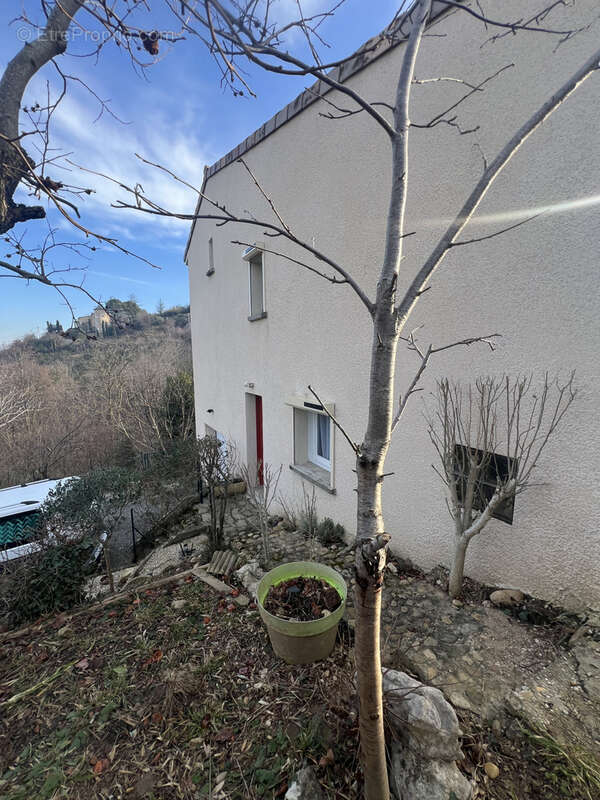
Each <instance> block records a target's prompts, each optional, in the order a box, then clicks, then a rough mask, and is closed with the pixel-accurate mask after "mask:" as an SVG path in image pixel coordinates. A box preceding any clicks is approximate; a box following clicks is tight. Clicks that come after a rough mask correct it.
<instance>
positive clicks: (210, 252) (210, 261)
mask: <svg viewBox="0 0 600 800" xmlns="http://www.w3.org/2000/svg"><path fill="white" fill-rule="evenodd" d="M214 272H215V251H214V246H213V240H212V236H211V237H210V239H209V240H208V270H207V272H206V274H207V275H208V276H210V275H214Z"/></svg>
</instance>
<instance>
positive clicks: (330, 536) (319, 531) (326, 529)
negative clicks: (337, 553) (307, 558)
mask: <svg viewBox="0 0 600 800" xmlns="http://www.w3.org/2000/svg"><path fill="white" fill-rule="evenodd" d="M315 533H316V536H317V539H318V540H319V541H320V542H321V544H341V543H342V542H344V541H345V539H346V536H345V534H346V532H345V530H344V526H343V525H340V524H339V523H337V522H334V521H333V520H332V519H330V517H325V518H324V519H322V520H321V522H319V524H318V525H317V527H316V531H315Z"/></svg>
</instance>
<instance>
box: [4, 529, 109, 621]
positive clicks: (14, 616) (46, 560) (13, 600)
mask: <svg viewBox="0 0 600 800" xmlns="http://www.w3.org/2000/svg"><path fill="white" fill-rule="evenodd" d="M36 544H37V545H38V547H39V549H38V551H37V552H36V553H34V554H33V555H31V556H30V557H29V558H28V559H26V560H23V561H22V562H21V563H20V564H18V565H16V566H15V567H13V568H12V569H11V570H10V572H8V573H7V574H5V576H4V579H3V581H2V584H1V589H0V592H1V600H2V605H3V606H4V609H5V612H6V614H7V617H8V620H9V622H10V624H11V625H20V624H22V623H24V622H28V621H30V620H34V619H37V618H38V617H41V616H43V615H44V614H49V613H51V612H53V611H65V610H66V609H68V608H72V606H74V605H76V604H77V603H79V602H81V600H82V599H83V594H84V584H85V581H86V580H87V578H88V577H89V575H90V574H91V572H92V570H93V562H92V559H91V557H92V553H93V549H94V541H93V540H92V539H90V538H89V537H82V538H79V539H76V540H64V541H60V542H56V541H55V540H54V539H49V537H47V536H45V537H43V538H40V539H38V540H37V542H36Z"/></svg>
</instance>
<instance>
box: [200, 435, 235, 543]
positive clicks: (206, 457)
mask: <svg viewBox="0 0 600 800" xmlns="http://www.w3.org/2000/svg"><path fill="white" fill-rule="evenodd" d="M197 453H198V456H197V458H198V477H199V479H200V480H201V481H202V484H203V486H204V488H205V489H206V491H207V494H208V506H209V509H210V545H211V548H212V549H213V550H218V549H219V548H221V547H222V546H223V527H224V525H225V512H226V511H227V500H228V497H229V491H228V489H229V484H230V483H231V480H232V478H233V476H234V473H235V467H236V454H235V448H234V447H233V444H232V443H230V442H227V443H225V442H220V441H219V440H218V439H217V437H216V436H203V437H202V438H201V439H198V448H197Z"/></svg>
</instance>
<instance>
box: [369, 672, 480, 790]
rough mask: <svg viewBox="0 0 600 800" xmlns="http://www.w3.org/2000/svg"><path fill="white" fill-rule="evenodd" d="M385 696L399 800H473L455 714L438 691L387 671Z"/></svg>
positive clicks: (392, 779) (392, 778) (393, 783)
mask: <svg viewBox="0 0 600 800" xmlns="http://www.w3.org/2000/svg"><path fill="white" fill-rule="evenodd" d="M383 690H384V692H385V700H386V706H387V708H388V711H389V712H390V713H389V715H388V718H389V721H390V725H391V727H392V731H393V735H394V738H393V740H392V742H391V745H390V754H391V774H390V784H391V787H392V791H393V793H394V796H395V797H396V798H397V800H468V799H469V798H470V797H471V784H470V782H469V781H468V780H467V779H466V778H465V777H464V775H463V774H462V773H461V772H460V771H459V770H458V767H457V766H456V760H457V759H460V758H462V757H463V754H462V751H461V749H460V740H459V737H460V735H461V732H460V728H459V725H458V719H457V717H456V714H455V713H454V709H453V708H452V706H451V705H450V703H448V701H447V700H446V698H445V697H444V695H443V694H442V693H441V692H440V690H439V689H434V688H433V687H432V686H424V685H423V684H422V683H420V682H419V681H416V680H414V678H411V677H410V676H409V675H407V674H406V673H405V672H397V671H396V670H388V671H387V672H386V673H385V674H384V676H383Z"/></svg>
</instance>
